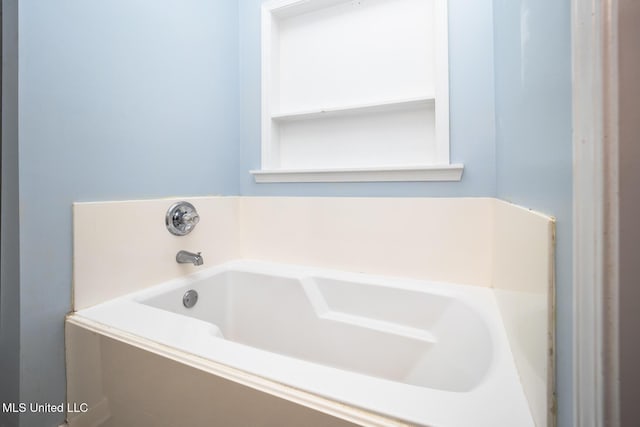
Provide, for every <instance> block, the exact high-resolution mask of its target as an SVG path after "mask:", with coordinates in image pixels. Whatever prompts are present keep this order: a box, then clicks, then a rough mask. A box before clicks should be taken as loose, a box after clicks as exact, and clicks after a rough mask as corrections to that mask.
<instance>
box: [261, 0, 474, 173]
mask: <svg viewBox="0 0 640 427" xmlns="http://www.w3.org/2000/svg"><path fill="white" fill-rule="evenodd" d="M313 1H314V3H310V1H309V0H271V1H268V2H265V3H263V4H262V11H261V21H262V33H261V34H262V41H261V50H262V100H261V107H262V113H261V126H262V131H261V138H262V142H261V169H260V170H252V171H250V173H251V174H252V175H253V176H254V179H255V181H256V182H257V183H275V182H372V181H460V180H461V179H462V171H463V169H464V165H463V164H450V163H449V162H450V140H449V135H450V130H449V29H448V22H449V21H448V0H434V7H435V11H434V13H435V23H436V24H435V25H436V27H435V33H436V36H435V38H436V48H435V57H436V63H437V64H438V65H437V66H436V67H435V81H436V84H435V94H434V97H435V98H434V97H430V96H426V97H421V98H415V99H410V100H388V102H383V103H381V104H377V105H363V106H353V107H352V108H336V109H335V110H336V111H326V110H323V111H299V112H287V113H285V114H280V112H279V114H278V115H275V116H274V112H273V111H272V109H271V105H272V103H273V101H274V100H273V97H274V96H277V93H275V92H277V91H273V90H272V81H273V80H272V76H273V74H274V73H276V72H277V69H275V67H277V64H275V63H273V61H272V60H271V58H272V53H273V51H274V50H275V49H276V46H275V44H274V40H275V39H276V36H275V34H276V32H277V20H276V19H275V16H286V15H287V14H288V13H290V12H289V11H290V10H292V9H293V8H296V9H298V10H299V9H300V8H301V7H302V8H304V7H307V8H308V9H310V10H313V9H314V8H315V7H317V5H318V4H321V5H322V6H325V7H326V6H330V5H333V4H338V3H341V2H344V1H345V0H313ZM265 35H266V36H265ZM434 100H437V102H435V129H436V136H435V142H436V159H437V160H436V163H435V164H425V165H407V166H406V167H405V166H401V167H372V168H346V169H345V168H340V169H314V170H306V169H301V170H282V169H280V168H279V166H278V162H277V159H278V158H279V153H278V147H277V144H274V143H273V141H274V140H275V139H276V138H277V127H276V126H273V122H272V120H276V121H287V120H296V119H297V118H303V117H305V116H306V117H313V116H316V117H318V116H321V115H329V114H342V113H343V111H341V110H347V109H354V110H358V111H366V110H368V109H369V110H371V111H374V110H379V109H384V108H389V109H393V108H402V106H403V105H408V104H411V103H420V102H426V103H433V102H434Z"/></svg>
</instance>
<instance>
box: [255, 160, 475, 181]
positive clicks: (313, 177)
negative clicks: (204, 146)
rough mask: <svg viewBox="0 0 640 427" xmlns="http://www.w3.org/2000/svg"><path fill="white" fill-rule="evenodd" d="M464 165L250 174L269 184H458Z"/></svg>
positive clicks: (262, 171) (304, 170) (265, 171)
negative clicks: (417, 182) (393, 182)
mask: <svg viewBox="0 0 640 427" xmlns="http://www.w3.org/2000/svg"><path fill="white" fill-rule="evenodd" d="M463 170H464V165H462V164H452V165H438V166H431V165H429V166H406V167H400V166H398V167H389V168H382V167H378V168H345V169H274V170H252V171H250V173H251V174H252V175H253V177H254V179H255V180H256V182H257V183H272V182H385V181H388V182H392V181H403V182H410V181H460V180H461V179H462V171H463Z"/></svg>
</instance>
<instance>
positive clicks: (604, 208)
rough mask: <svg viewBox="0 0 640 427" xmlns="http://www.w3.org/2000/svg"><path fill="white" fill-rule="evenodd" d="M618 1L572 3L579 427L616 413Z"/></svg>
mask: <svg viewBox="0 0 640 427" xmlns="http://www.w3.org/2000/svg"><path fill="white" fill-rule="evenodd" d="M616 11H617V0H596V1H593V2H584V1H580V0H573V1H572V32H573V34H572V39H573V46H572V55H573V129H574V135H573V147H574V175H573V176H574V184H573V185H574V188H573V190H574V206H573V212H574V214H573V215H574V229H573V231H574V239H573V253H574V267H573V269H574V270H573V271H574V278H573V292H574V342H573V358H574V384H573V385H574V425H578V426H581V427H600V426H611V427H617V426H619V425H620V420H619V408H618V402H619V399H618V394H619V391H618V324H617V318H618V309H617V300H618V298H617V293H618V255H617V238H618V237H617V236H618V216H617V210H618V200H617V197H618V196H617V195H618V190H617V187H618V178H617V175H616V174H617V159H618V129H617V126H618V125H617V103H618V96H617V83H616V82H617V63H618V62H617V36H616V31H617V24H616Z"/></svg>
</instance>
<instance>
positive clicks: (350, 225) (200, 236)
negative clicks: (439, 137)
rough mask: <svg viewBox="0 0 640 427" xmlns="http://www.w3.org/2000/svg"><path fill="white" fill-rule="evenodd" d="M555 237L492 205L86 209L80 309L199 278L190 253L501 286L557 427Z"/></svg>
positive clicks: (221, 202) (255, 203)
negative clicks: (186, 256)
mask: <svg viewBox="0 0 640 427" xmlns="http://www.w3.org/2000/svg"><path fill="white" fill-rule="evenodd" d="M178 200H187V201H189V202H191V203H193V204H194V205H195V207H196V209H198V212H199V214H200V215H201V218H202V220H201V221H200V224H198V226H197V227H196V229H195V230H194V231H193V233H191V234H190V235H188V236H184V237H176V236H172V235H171V234H169V232H168V231H167V230H166V228H165V226H164V215H165V212H166V209H167V208H168V207H169V206H170V205H171V204H172V203H174V202H175V201H178ZM553 228H554V227H553V220H552V219H551V218H549V217H547V216H544V215H540V214H537V213H534V212H531V211H529V210H527V209H523V208H521V207H518V206H515V205H512V204H509V203H506V202H503V201H500V200H496V199H491V198H347V197H344V198H341V197H202V198H184V199H163V200H148V201H124V202H106V203H78V204H75V205H74V300H75V301H74V309H75V310H79V309H82V308H87V307H90V306H92V305H95V304H98V303H100V302H104V301H106V300H110V299H112V298H115V297H118V296H121V295H124V294H127V293H130V292H134V291H138V290H141V289H143V288H146V287H148V286H151V285H154V284H158V283H161V282H164V281H167V280H170V279H173V278H176V277H181V276H184V275H187V274H189V273H191V272H193V271H196V268H195V267H193V266H191V265H178V264H177V263H175V253H176V252H177V251H178V250H181V249H184V250H189V251H202V253H203V257H204V260H205V267H210V266H214V265H218V264H222V263H224V262H226V261H229V260H232V259H242V258H245V259H257V260H264V261H274V262H282V263H290V264H301V265H309V266H315V267H324V268H331V269H338V270H345V271H354V272H363V273H367V274H379V275H387V276H400V277H408V278H415V279H427V280H433V281H443V282H453V283H462V284H471V285H478V286H485V287H493V288H494V289H495V295H496V300H497V302H498V305H499V307H500V310H501V314H502V317H503V321H504V326H505V330H506V331H507V335H508V337H509V340H510V345H511V348H512V352H513V355H514V358H515V361H516V366H517V367H518V370H519V374H520V377H521V380H522V384H523V388H524V391H525V394H526V395H527V397H528V399H529V404H530V407H531V410H532V413H533V415H534V418H535V419H536V421H538V424H539V425H553V423H554V416H553V414H552V412H553V406H554V403H553V394H552V393H547V387H549V388H550V389H551V390H552V389H553V352H552V351H551V355H549V353H550V352H549V345H547V343H551V344H553V322H552V319H551V317H550V316H551V314H552V313H553V312H554V308H553V295H554V292H553V262H552V260H553ZM124 242H126V245H125V244H124ZM522 313H527V316H528V318H527V319H526V321H525V319H523V318H522ZM523 322H524V323H523ZM523 325H530V326H534V325H535V326H536V327H532V328H528V329H527V330H526V334H525V336H526V337H528V338H530V340H529V339H527V340H524V341H523V340H522V336H523V334H522V331H523V329H522V326H523ZM551 348H553V345H551ZM548 396H551V398H548Z"/></svg>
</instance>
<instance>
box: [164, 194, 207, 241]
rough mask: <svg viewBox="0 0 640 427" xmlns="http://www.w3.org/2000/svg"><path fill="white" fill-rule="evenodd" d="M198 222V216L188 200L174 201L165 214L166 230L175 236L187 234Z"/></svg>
mask: <svg viewBox="0 0 640 427" xmlns="http://www.w3.org/2000/svg"><path fill="white" fill-rule="evenodd" d="M199 222H200V216H199V215H198V212H196V208H194V207H193V205H192V204H191V203H189V202H178V203H174V204H173V205H171V207H170V208H169V210H168V211H167V215H166V216H165V224H166V226H167V230H169V232H170V233H171V234H174V235H176V236H184V235H185V234H189V233H190V232H191V230H193V229H194V228H195V226H196V225H197V224H198V223H199Z"/></svg>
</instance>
